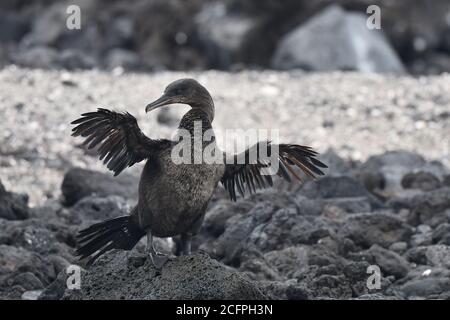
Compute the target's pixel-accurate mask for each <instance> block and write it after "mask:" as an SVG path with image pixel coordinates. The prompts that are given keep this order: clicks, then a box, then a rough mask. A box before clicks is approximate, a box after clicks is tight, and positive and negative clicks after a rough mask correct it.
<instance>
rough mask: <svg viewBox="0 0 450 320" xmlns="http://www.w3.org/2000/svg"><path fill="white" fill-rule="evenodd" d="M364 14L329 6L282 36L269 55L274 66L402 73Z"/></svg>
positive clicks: (379, 35) (279, 67) (280, 67)
mask: <svg viewBox="0 0 450 320" xmlns="http://www.w3.org/2000/svg"><path fill="white" fill-rule="evenodd" d="M366 20H367V16H365V15H363V14H360V13H350V12H346V11H344V10H343V9H342V8H341V7H339V6H334V5H333V6H330V7H328V8H326V9H325V10H324V11H322V12H320V13H319V14H318V15H316V16H314V17H313V18H311V19H310V20H309V21H307V22H305V23H304V24H302V25H300V26H299V27H297V28H295V29H294V30H292V31H291V32H289V33H288V34H287V35H285V36H284V37H283V38H282V39H281V41H280V43H279V45H278V47H277V49H276V51H275V54H274V56H273V59H272V65H273V67H274V68H276V69H293V68H302V69H306V70H315V71H332V70H357V71H362V72H395V73H399V72H403V71H404V68H403V65H402V63H401V61H400V59H399V58H398V56H397V55H396V53H395V51H394V50H393V49H392V47H391V46H390V44H389V43H388V41H387V39H386V38H385V36H384V35H383V33H382V32H381V31H379V30H370V29H369V28H367V24H366Z"/></svg>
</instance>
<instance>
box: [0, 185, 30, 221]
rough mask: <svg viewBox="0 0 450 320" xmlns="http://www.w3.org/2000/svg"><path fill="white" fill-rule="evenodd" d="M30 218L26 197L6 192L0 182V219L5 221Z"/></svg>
mask: <svg viewBox="0 0 450 320" xmlns="http://www.w3.org/2000/svg"><path fill="white" fill-rule="evenodd" d="M29 216H30V209H29V208H28V197H27V196H26V195H22V194H16V193H13V192H8V191H6V189H5V187H4V186H3V184H2V183H1V181H0V218H3V219H7V220H23V219H27V218H28V217H29Z"/></svg>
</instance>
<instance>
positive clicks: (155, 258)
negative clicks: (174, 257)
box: [148, 252, 171, 270]
mask: <svg viewBox="0 0 450 320" xmlns="http://www.w3.org/2000/svg"><path fill="white" fill-rule="evenodd" d="M148 255H149V257H150V260H151V261H152V263H153V265H154V266H155V268H156V269H159V270H160V269H162V267H163V266H164V265H165V264H166V263H167V261H169V260H170V259H171V257H170V256H169V255H165V254H161V253H156V252H155V253H149V254H148Z"/></svg>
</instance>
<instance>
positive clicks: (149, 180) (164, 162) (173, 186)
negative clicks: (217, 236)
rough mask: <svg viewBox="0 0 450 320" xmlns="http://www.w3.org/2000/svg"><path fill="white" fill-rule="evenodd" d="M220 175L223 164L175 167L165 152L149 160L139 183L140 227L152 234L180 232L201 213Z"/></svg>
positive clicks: (176, 165) (181, 165)
mask: <svg viewBox="0 0 450 320" xmlns="http://www.w3.org/2000/svg"><path fill="white" fill-rule="evenodd" d="M223 172H224V165H223V164H205V163H202V164H184V163H181V164H176V163H174V161H172V158H171V155H170V154H168V153H166V154H164V155H162V156H160V157H158V160H157V161H153V162H151V161H150V160H149V162H148V163H147V164H146V166H145V168H144V172H143V174H142V178H141V183H140V199H139V201H140V202H141V203H145V205H143V206H142V205H141V207H142V208H144V210H143V211H144V212H142V213H140V215H141V216H142V219H141V220H142V221H143V224H147V225H150V228H151V229H155V230H154V233H155V235H156V234H158V233H161V234H162V233H164V234H165V236H169V235H167V234H171V235H176V234H179V233H181V232H184V231H183V230H182V229H184V228H189V227H190V226H191V225H192V224H193V223H194V222H195V221H196V220H197V219H198V218H199V217H200V216H201V215H203V214H204V211H205V208H206V205H207V203H208V201H209V200H210V198H211V196H212V194H213V192H214V190H215V188H216V187H217V184H218V182H219V180H220V178H221V177H222V175H223ZM142 196H143V199H141V197H142ZM156 229H157V230H156Z"/></svg>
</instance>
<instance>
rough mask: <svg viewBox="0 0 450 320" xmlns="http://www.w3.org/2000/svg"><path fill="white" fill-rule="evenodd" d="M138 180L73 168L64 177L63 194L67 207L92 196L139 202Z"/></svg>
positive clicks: (125, 175) (130, 176) (127, 175)
mask: <svg viewBox="0 0 450 320" xmlns="http://www.w3.org/2000/svg"><path fill="white" fill-rule="evenodd" d="M138 181H139V180H138V178H137V177H135V176H132V175H130V174H126V173H123V174H121V175H120V176H118V177H113V176H112V175H108V174H104V173H101V172H97V171H92V170H86V169H81V168H73V169H71V170H69V171H68V172H67V173H66V175H65V176H64V180H63V183H62V187H61V188H62V193H63V196H64V202H65V204H66V205H69V206H70V205H73V204H75V203H76V202H77V201H78V200H80V199H82V198H84V197H87V196H91V195H96V196H103V197H107V196H110V195H117V196H121V197H124V198H126V199H130V200H137V197H138Z"/></svg>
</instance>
